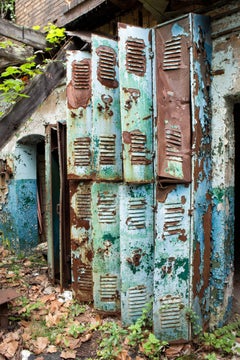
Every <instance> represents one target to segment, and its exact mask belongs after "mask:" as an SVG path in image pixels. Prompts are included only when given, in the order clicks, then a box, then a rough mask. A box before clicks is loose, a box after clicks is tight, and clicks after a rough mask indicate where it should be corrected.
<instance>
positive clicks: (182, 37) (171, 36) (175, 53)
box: [155, 17, 191, 183]
mask: <svg viewBox="0 0 240 360" xmlns="http://www.w3.org/2000/svg"><path fill="white" fill-rule="evenodd" d="M190 46H191V35H190V24H189V18H188V17H186V18H183V19H181V20H178V21H176V22H172V23H170V24H167V25H164V26H161V27H159V28H157V29H156V30H155V48H156V59H155V63H156V69H155V71H156V85H155V86H156V102H157V104H156V107H157V109H156V113H157V114H156V115H157V169H156V170H157V171H156V172H157V175H158V176H159V178H160V181H161V182H169V181H171V182H176V183H179V182H189V181H191V118H190V56H189V47H190Z"/></svg>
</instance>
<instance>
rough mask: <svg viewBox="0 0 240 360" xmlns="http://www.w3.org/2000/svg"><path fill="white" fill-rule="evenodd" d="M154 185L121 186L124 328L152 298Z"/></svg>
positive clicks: (139, 313) (138, 315)
mask: <svg viewBox="0 0 240 360" xmlns="http://www.w3.org/2000/svg"><path fill="white" fill-rule="evenodd" d="M153 223H154V221H153V185H152V184H146V185H125V184H122V185H121V186H120V257H121V311H122V321H123V323H124V324H125V325H128V324H131V323H133V322H135V321H136V320H137V318H138V317H140V316H141V315H142V310H143V308H144V307H145V306H146V304H147V303H148V302H149V301H150V299H151V297H152V295H153V254H154V241H153V232H154V229H153Z"/></svg>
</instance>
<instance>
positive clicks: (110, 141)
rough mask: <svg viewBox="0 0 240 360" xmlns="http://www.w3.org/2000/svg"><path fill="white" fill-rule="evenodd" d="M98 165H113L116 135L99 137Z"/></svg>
mask: <svg viewBox="0 0 240 360" xmlns="http://www.w3.org/2000/svg"><path fill="white" fill-rule="evenodd" d="M99 140H100V141H99V152H100V165H114V164H115V152H116V135H111V136H100V138H99Z"/></svg>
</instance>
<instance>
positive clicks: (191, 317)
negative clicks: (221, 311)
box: [186, 308, 202, 336]
mask: <svg viewBox="0 0 240 360" xmlns="http://www.w3.org/2000/svg"><path fill="white" fill-rule="evenodd" d="M186 318H187V320H188V321H189V322H190V323H191V325H192V330H193V334H194V335H195V336H196V335H199V334H200V332H201V330H202V328H201V326H200V325H199V316H198V315H197V314H196V313H195V311H193V310H192V309H191V308H186Z"/></svg>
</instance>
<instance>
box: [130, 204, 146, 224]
mask: <svg viewBox="0 0 240 360" xmlns="http://www.w3.org/2000/svg"><path fill="white" fill-rule="evenodd" d="M127 226H128V230H139V229H145V228H146V199H145V198H132V199H130V200H129V201H128V218H127Z"/></svg>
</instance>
